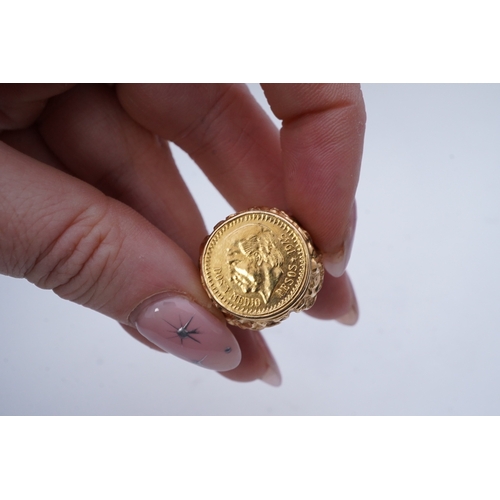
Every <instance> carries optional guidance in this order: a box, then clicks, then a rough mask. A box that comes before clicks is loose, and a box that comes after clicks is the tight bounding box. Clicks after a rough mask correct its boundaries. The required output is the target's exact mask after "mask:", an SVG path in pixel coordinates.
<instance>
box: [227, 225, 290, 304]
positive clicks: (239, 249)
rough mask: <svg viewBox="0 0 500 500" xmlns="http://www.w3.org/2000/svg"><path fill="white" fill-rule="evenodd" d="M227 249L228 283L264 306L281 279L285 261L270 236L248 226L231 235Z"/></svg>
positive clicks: (256, 227)
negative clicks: (261, 302)
mask: <svg viewBox="0 0 500 500" xmlns="http://www.w3.org/2000/svg"><path fill="white" fill-rule="evenodd" d="M231 239H232V240H233V242H232V243H231V244H230V246H229V248H228V254H227V258H228V264H229V267H230V275H231V281H232V282H233V283H235V284H236V285H237V286H239V288H240V289H241V291H242V292H243V293H245V294H248V293H257V294H258V295H259V296H260V297H261V298H262V300H263V302H264V303H265V304H267V303H268V302H269V299H270V297H271V294H272V293H273V291H274V289H275V288H276V285H277V283H278V281H279V279H280V277H281V276H282V275H283V264H284V262H285V259H284V257H283V254H282V253H281V252H280V250H279V249H278V247H277V243H278V242H275V238H274V235H273V233H272V232H271V231H270V230H268V229H266V228H265V227H264V226H263V225H261V224H249V225H248V226H247V227H243V228H240V229H237V230H236V231H234V232H233V233H232V234H231Z"/></svg>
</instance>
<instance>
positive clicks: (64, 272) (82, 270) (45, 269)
mask: <svg viewBox="0 0 500 500" xmlns="http://www.w3.org/2000/svg"><path fill="white" fill-rule="evenodd" d="M122 243H123V238H122V236H121V231H120V229H119V226H117V225H114V224H113V223H112V216H111V215H110V213H109V210H108V209H106V208H103V207H98V208H97V207H93V206H92V207H88V208H85V209H84V210H83V211H81V212H80V213H78V214H77V215H76V216H75V217H74V218H72V220H71V221H69V222H68V223H67V224H65V225H64V227H62V228H61V230H60V232H59V233H58V234H57V235H56V236H55V238H53V239H52V241H51V242H50V244H49V245H48V246H47V247H46V248H45V250H44V251H43V252H42V253H41V254H40V256H39V258H38V259H37V260H36V262H35V264H34V265H33V266H32V268H31V269H29V270H28V272H27V273H26V277H27V278H28V279H29V280H30V281H32V282H33V283H35V284H36V285H37V286H39V287H40V288H45V289H52V290H53V291H54V292H55V293H56V294H57V295H59V296H60V297H62V298H64V299H67V300H71V301H73V302H77V303H79V304H82V305H85V306H91V307H93V308H95V309H99V308H100V306H102V305H104V304H100V302H101V301H102V300H103V297H104V295H105V294H103V292H104V290H106V289H107V288H108V286H109V285H110V284H111V283H112V282H113V281H114V280H115V279H116V271H117V269H118V267H119V254H120V248H121V246H122Z"/></svg>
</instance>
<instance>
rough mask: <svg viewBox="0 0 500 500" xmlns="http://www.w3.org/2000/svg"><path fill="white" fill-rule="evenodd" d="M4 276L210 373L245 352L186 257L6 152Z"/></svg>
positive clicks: (0, 190)
mask: <svg viewBox="0 0 500 500" xmlns="http://www.w3.org/2000/svg"><path fill="white" fill-rule="evenodd" d="M0 178H1V179H2V182H1V184H0V272H1V273H2V274H6V275H9V276H13V277H20V278H27V279H28V280H29V281H31V282H32V283H34V284H35V285H37V286H39V287H40V288H46V289H52V290H54V292H55V293H56V294H57V295H59V296H60V297H62V298H64V299H68V300H71V301H73V302H76V303H78V304H82V305H84V306H86V307H89V308H91V309H94V310H96V311H99V312H101V313H103V314H105V315H107V316H109V317H111V318H114V319H115V320H117V321H119V322H120V323H122V324H123V325H126V326H132V327H134V328H137V330H139V332H140V333H141V334H142V335H144V336H145V337H146V338H147V339H148V340H150V341H151V342H153V343H154V344H156V345H157V346H159V347H161V348H162V349H163V350H165V351H167V352H170V353H172V354H174V355H177V356H179V357H181V358H182V359H185V360H188V361H191V362H194V363H197V364H199V365H200V366H203V367H205V368H211V369H214V370H218V371H225V370H230V369H233V368H235V367H236V366H237V365H238V364H239V362H240V360H241V352H240V349H239V346H238V343H237V342H236V340H235V338H234V336H233V334H232V333H231V332H230V330H229V329H228V328H227V327H226V325H225V323H224V322H223V321H222V320H221V317H220V316H219V315H218V312H217V311H216V310H214V308H213V307H212V305H211V302H210V300H209V299H208V297H207V295H206V294H205V292H204V290H203V288H202V286H201V283H200V279H199V275H198V272H197V269H196V267H195V266H194V264H193V262H192V261H191V259H190V258H189V257H188V256H187V254H186V253H185V252H184V251H183V250H182V249H181V248H179V247H178V246H177V245H176V244H175V243H174V242H173V241H172V240H170V239H169V238H168V237H167V236H165V235H164V234H163V233H162V232H161V231H159V230H158V229H157V228H156V227H154V226H153V225H151V224H150V223H149V222H147V221H146V220H145V219H144V218H142V217H141V216H140V215H139V214H138V213H136V212H135V211H133V210H132V209H131V208H130V207H128V206H126V205H124V204H122V203H120V202H118V201H116V200H113V199H111V198H108V197H106V196H105V195H104V194H102V193H101V192H100V191H98V190H97V189H95V188H93V187H91V186H90V185H88V184H86V183H84V182H82V181H80V180H78V179H76V178H74V177H71V176H69V175H67V174H65V173H63V172H61V171H58V170H56V169H53V168H51V167H49V166H47V165H45V164H43V163H40V162H38V161H36V160H34V159H32V158H30V157H28V156H25V155H23V154H21V153H19V152H18V151H16V150H14V149H12V148H10V147H9V146H7V145H6V144H4V143H2V142H0Z"/></svg>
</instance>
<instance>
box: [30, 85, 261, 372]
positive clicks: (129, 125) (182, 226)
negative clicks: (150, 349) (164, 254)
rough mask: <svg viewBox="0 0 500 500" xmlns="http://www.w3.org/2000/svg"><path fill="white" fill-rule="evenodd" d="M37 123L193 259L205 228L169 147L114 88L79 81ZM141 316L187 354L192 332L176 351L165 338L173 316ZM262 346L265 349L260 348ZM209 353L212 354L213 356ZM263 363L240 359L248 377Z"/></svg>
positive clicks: (91, 177)
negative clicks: (121, 103) (139, 121)
mask: <svg viewBox="0 0 500 500" xmlns="http://www.w3.org/2000/svg"><path fill="white" fill-rule="evenodd" d="M39 127H40V130H41V133H42V135H43V137H44V139H45V142H46V143H47V144H48V145H49V146H50V147H51V149H52V150H53V151H54V152H55V153H56V154H57V156H58V158H60V159H61V160H63V161H64V164H65V166H66V168H68V169H69V170H70V171H71V172H72V173H73V174H74V175H76V176H78V177H80V178H81V179H83V180H85V181H87V182H89V183H91V184H93V185H95V186H97V187H98V188H100V189H101V190H102V191H104V192H105V193H107V194H109V195H111V196H113V197H114V198H116V199H119V200H121V201H123V202H125V203H126V204H127V205H129V206H131V207H132V208H134V209H135V210H137V211H138V212H139V213H141V214H142V215H143V216H145V217H146V218H147V219H148V220H149V221H150V222H152V223H153V224H154V225H155V226H157V227H158V228H160V229H162V230H163V232H164V233H165V234H167V235H168V236H170V237H171V239H173V240H175V241H176V242H177V243H179V244H180V246H181V247H182V248H183V249H184V250H186V252H188V254H189V255H190V256H191V258H192V259H193V262H197V260H198V257H199V246H200V243H201V242H202V241H203V238H204V236H205V228H204V226H203V222H202V219H201V215H200V214H199V212H198V209H197V207H196V205H195V203H194V201H193V200H192V198H191V195H190V193H189V191H188V190H187V188H186V186H185V184H184V182H183V181H182V178H181V177H180V175H179V173H178V171H177V169H176V168H175V165H174V163H173V160H172V157H171V155H170V151H169V149H168V148H167V146H166V144H165V143H162V142H159V141H158V139H157V138H156V137H155V136H153V135H152V134H151V133H150V132H149V131H146V130H145V129H144V128H142V127H141V126H139V125H138V124H137V123H136V122H134V121H133V120H132V119H131V118H130V117H129V116H128V115H127V114H126V113H125V112H124V111H123V109H122V108H121V107H120V106H119V105H118V102H117V100H116V98H115V96H114V94H113V92H112V91H111V89H109V88H107V87H104V86H79V87H78V88H75V89H73V90H71V91H70V92H67V93H66V94H64V95H63V96H61V97H59V98H56V99H53V100H52V101H51V102H50V103H49V105H48V106H47V109H46V110H45V112H44V114H43V116H42V117H41V121H40V125H39ZM197 279H198V281H199V278H197ZM162 304H163V305H162V307H160V308H159V309H160V310H161V311H163V310H165V311H167V313H168V314H170V316H171V315H172V314H174V313H173V311H174V310H176V309H178V306H177V305H176V306H175V307H174V306H172V305H169V304H166V303H163V302H162ZM156 308H157V307H156V306H155V307H154V309H156ZM158 314H160V313H158ZM183 314H188V313H185V312H183ZM140 318H141V321H142V325H139V327H138V330H139V331H140V332H141V334H142V336H143V337H144V338H146V339H149V341H152V342H153V343H154V345H159V346H160V347H161V348H163V349H164V350H167V351H169V352H172V353H174V354H177V355H178V356H180V357H183V355H184V354H185V353H186V345H188V346H189V345H190V346H191V348H194V347H197V334H196V333H192V334H190V335H189V336H188V337H186V338H185V339H183V338H182V337H181V340H182V342H181V344H180V349H181V350H180V351H179V352H176V350H175V346H171V345H170V344H169V343H170V342H171V341H172V338H173V339H175V338H176V335H177V334H176V333H175V332H174V331H173V330H175V328H174V326H176V327H179V326H180V323H179V320H178V319H176V320H175V322H174V321H172V320H171V319H170V320H169V319H168V318H167V319H165V318H164V317H163V316H161V319H160V321H156V322H154V321H153V322H152V323H151V321H152V320H151V318H149V319H148V318H147V317H146V316H144V315H143V316H140ZM188 319H189V318H188ZM151 324H152V325H153V330H152V329H151V328H152V327H151ZM183 324H185V323H183ZM148 325H150V326H148ZM172 325H174V326H172ZM154 328H159V329H160V330H161V328H163V329H164V331H166V332H167V335H168V337H167V338H162V336H161V335H157V334H155V332H154ZM165 328H166V330H165ZM127 331H128V333H130V334H131V335H132V336H134V337H135V338H139V339H140V338H141V337H140V336H139V334H138V333H137V330H134V329H130V328H128V329H127ZM147 342H148V341H147ZM165 342H166V343H165ZM204 347H205V348H208V344H207V343H205V346H204ZM226 347H228V346H225V347H224V348H226ZM212 351H213V348H212ZM259 352H261V355H262V352H264V351H263V350H262V349H261V350H260V351H259ZM214 355H215V354H213V353H212V355H211V356H212V362H214ZM243 355H245V354H244V353H243ZM203 357H204V356H203V355H198V354H197V353H194V354H193V353H192V354H190V355H189V357H188V358H189V359H188V360H189V361H193V362H200V360H201V359H202V358H203ZM266 359H267V358H266ZM222 361H223V360H219V361H218V362H222ZM203 363H206V360H205V361H203V362H202V364H203ZM261 365H262V362H260V364H259V362H258V357H256V356H251V357H250V360H248V361H246V362H245V366H246V376H247V377H249V376H252V375H251V374H252V373H254V375H253V379H256V378H259V377H260V375H261V374H260V372H259V370H260V368H261Z"/></svg>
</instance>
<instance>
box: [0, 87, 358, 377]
mask: <svg viewBox="0 0 500 500" xmlns="http://www.w3.org/2000/svg"><path fill="white" fill-rule="evenodd" d="M263 89H264V92H265V94H266V97H267V99H268V101H269V104H270V106H271V108H272V111H273V113H274V114H275V115H276V116H277V117H278V118H279V119H280V120H282V123H283V126H282V129H281V130H280V131H278V130H277V129H276V128H275V127H274V125H273V124H272V122H271V121H270V120H269V118H268V117H267V115H266V114H265V112H264V111H263V110H262V109H261V108H260V106H259V105H258V104H257V103H256V101H255V100H254V98H253V97H252V96H251V94H250V93H249V91H248V90H247V88H246V87H245V86H243V85H228V84H220V85H219V84H210V85H198V84H193V85H177V84H168V85H161V84H152V85H149V84H147V85H146V84H131V85H122V84H120V85H115V86H113V87H110V86H107V85H76V86H75V85H67V84H57V85H53V84H40V85H38V84H37V85H11V84H1V85H0V178H1V179H2V182H1V183H0V272H1V273H2V274H6V275H9V276H15V277H23V278H26V279H28V280H29V281H31V282H32V283H34V284H35V285H37V286H39V287H41V288H47V289H52V290H54V291H55V292H56V293H57V294H58V295H59V296H61V297H62V298H64V299H68V300H72V301H74V302H77V303H79V304H83V305H85V306H86V307H89V308H91V309H94V310H96V311H98V312H100V313H103V314H105V315H107V316H109V317H111V318H114V319H116V320H117V321H119V322H120V323H121V324H122V326H123V327H124V328H125V330H126V331H127V332H128V333H130V334H131V335H133V336H134V337H135V338H137V339H138V340H140V341H141V342H143V343H145V344H146V345H150V347H153V348H155V347H154V346H153V345H151V344H149V342H148V341H147V340H145V339H144V338H143V337H142V336H141V335H140V334H139V333H138V332H137V331H136V330H135V328H133V326H132V324H131V323H130V321H129V316H130V314H131V312H132V311H133V310H134V308H135V307H136V306H137V305H138V304H139V303H140V302H142V301H143V300H144V299H145V298H146V297H149V296H151V295H153V294H155V293H159V292H161V291H164V290H177V291H180V292H182V293H184V294H186V295H187V296H189V297H191V298H192V299H193V300H194V301H196V302H197V303H198V304H199V305H201V306H203V307H205V308H206V309H207V310H209V311H210V312H212V313H213V314H217V312H215V311H214V310H213V307H212V306H211V304H210V302H209V300H208V298H207V296H206V294H205V292H204V291H203V289H202V287H201V284H200V280H199V276H198V271H197V261H198V255H199V246H200V242H201V241H202V240H203V238H204V237H205V235H206V234H207V232H206V228H205V227H204V224H203V221H202V217H201V214H200V213H199V211H198V208H197V206H196V204H195V202H194V200H193V198H192V196H191V195H190V193H189V190H188V188H187V186H186V185H185V184H184V182H183V180H182V178H181V176H180V175H179V173H178V171H177V169H176V166H175V164H174V161H173V159H172V155H171V153H170V150H169V146H168V141H172V142H174V143H176V144H177V145H179V146H180V147H181V148H183V149H184V150H185V151H186V152H187V153H188V154H190V156H191V157H192V158H193V159H194V160H195V161H196V163H197V164H198V165H199V167H200V168H201V169H202V170H203V171H204V172H205V174H206V175H207V177H208V178H209V179H210V181H211V182H212V183H213V184H214V185H215V186H216V187H217V189H218V190H219V191H220V192H221V194H222V195H223V196H224V197H225V198H226V199H227V200H228V202H229V203H230V204H231V205H232V206H233V207H234V209H235V210H244V209H247V208H249V207H253V206H269V207H277V208H280V209H282V210H285V211H286V212H288V213H289V214H290V215H292V216H294V217H295V218H296V219H297V220H298V221H299V222H300V223H301V225H302V226H303V227H305V228H307V230H308V231H309V232H310V234H311V235H312V237H313V240H314V241H315V243H316V245H317V246H318V248H319V249H320V251H321V252H323V253H324V254H325V256H326V257H327V258H328V256H334V257H335V256H337V257H338V256H339V255H340V256H342V252H343V251H344V249H345V248H346V245H345V241H346V239H347V238H348V236H349V234H351V233H352V228H353V226H354V219H353V213H355V211H354V210H353V205H354V195H355V191H356V186H357V183H358V177H359V168H360V164H361V155H362V146H363V135H364V124H365V111H364V105H363V99H362V95H361V91H360V89H359V86H357V85H345V84H342V85H333V84H309V85H306V84H304V85H302V84H286V85H281V84H266V85H263ZM165 186H168V188H167V189H166V188H165ZM179 206H182V210H179V208H178V207H179ZM353 311H355V313H356V314H355V317H354V321H355V319H356V317H357V305H356V299H355V296H354V291H353V288H352V285H351V283H350V281H349V278H348V277H347V275H346V274H343V275H342V276H340V277H337V278H334V277H332V276H330V275H327V276H326V279H325V285H324V287H323V290H322V291H321V292H320V294H319V296H318V300H317V303H316V305H315V306H314V308H313V309H311V311H310V314H311V315H313V316H315V317H319V318H323V319H334V318H341V320H342V318H345V317H346V315H347V316H348V317H350V318H351V319H350V321H351V322H352V319H353ZM349 315H350V316H349ZM221 320H222V319H221ZM232 331H233V333H234V335H235V337H236V339H237V340H238V341H239V344H240V347H241V350H242V357H243V358H242V362H241V364H240V366H238V367H237V368H236V369H234V370H232V371H230V372H225V373H224V375H225V376H226V377H228V378H230V379H232V380H237V381H249V380H255V379H258V378H260V377H261V376H262V375H263V373H264V372H265V371H266V369H267V367H268V365H269V363H270V361H269V359H270V354H269V351H268V349H267V347H266V345H265V342H264V340H263V339H262V336H261V335H260V333H257V332H252V333H251V334H248V332H242V331H240V330H238V329H234V328H232Z"/></svg>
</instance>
